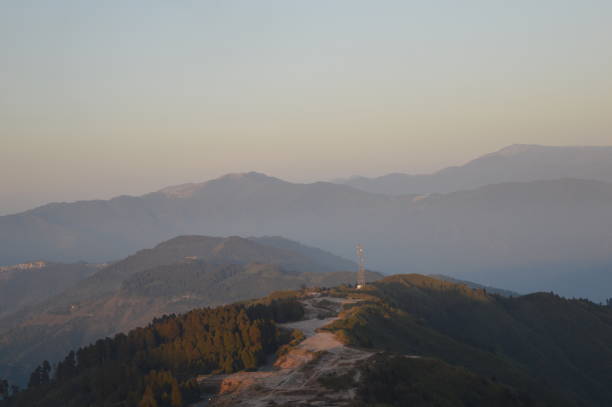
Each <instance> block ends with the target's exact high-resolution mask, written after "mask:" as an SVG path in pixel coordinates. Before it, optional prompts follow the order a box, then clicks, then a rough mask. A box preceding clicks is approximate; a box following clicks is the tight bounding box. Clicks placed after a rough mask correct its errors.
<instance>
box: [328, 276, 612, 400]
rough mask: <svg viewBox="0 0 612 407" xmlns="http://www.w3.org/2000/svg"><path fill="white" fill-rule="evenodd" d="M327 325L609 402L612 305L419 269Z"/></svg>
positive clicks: (519, 382) (532, 386)
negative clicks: (475, 283) (517, 292)
mask: <svg viewBox="0 0 612 407" xmlns="http://www.w3.org/2000/svg"><path fill="white" fill-rule="evenodd" d="M359 295H360V296H362V297H363V298H365V299H368V300H370V302H367V303H364V304H360V305H358V306H356V307H355V308H354V309H353V310H351V314H350V316H349V317H347V318H346V319H344V320H341V321H338V322H336V323H334V324H333V325H332V326H331V327H330V329H331V330H333V331H335V332H338V334H339V335H340V336H341V337H342V338H344V340H345V341H346V342H347V343H350V344H354V345H358V346H364V347H368V348H370V347H371V348H377V349H385V350H389V351H393V352H398V353H402V354H410V355H419V356H423V357H432V358H437V359H442V360H444V361H445V362H447V363H451V364H453V365H459V366H463V367H465V368H467V369H469V370H470V371H472V372H475V373H476V374H479V375H482V376H484V377H488V378H495V380H497V381H499V382H501V383H505V384H508V385H511V386H514V387H518V388H523V389H529V392H530V393H531V394H540V395H542V396H545V395H546V394H554V393H558V392H562V393H566V395H565V396H564V398H567V399H569V400H574V401H575V402H578V403H580V402H583V403H585V405H590V406H602V407H603V406H608V405H610V403H612V391H610V387H609V385H608V384H609V383H610V380H612V370H611V369H610V366H612V346H611V345H610V344H612V309H610V308H609V307H605V306H601V305H597V304H593V303H591V302H589V301H585V300H568V299H564V298H561V297H558V296H556V295H553V294H546V293H537V294H531V295H525V296H520V297H513V298H508V297H502V296H498V295H492V294H489V293H487V292H486V291H485V290H483V289H472V288H469V287H468V286H465V285H461V284H455V283H451V282H445V281H441V280H438V279H433V278H430V277H425V276H421V275H397V276H391V277H388V278H385V279H383V280H381V281H378V282H375V283H372V284H370V285H369V286H368V288H367V290H365V291H362V292H360V293H359Z"/></svg>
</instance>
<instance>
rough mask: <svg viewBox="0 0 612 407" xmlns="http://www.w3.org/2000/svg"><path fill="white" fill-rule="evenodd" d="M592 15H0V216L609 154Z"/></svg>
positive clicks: (520, 3) (195, 8)
mask: <svg viewBox="0 0 612 407" xmlns="http://www.w3.org/2000/svg"><path fill="white" fill-rule="evenodd" d="M610 21H612V2H610V1H608V0H601V1H596V0H582V1H574V0H571V1H570V0H555V1H551V0H539V1H532V0H515V1H496V0H466V1H460V2H459V1H456V0H446V1H444V0H431V1H407V0H402V1H391V0H380V1H359V0H344V1H343V0H335V1H329V0H325V1H323V0H321V1H318V0H308V1H292V0H290V1H288V0H277V1H269V0H258V1H251V0H244V1H234V0H222V1H221V0H220V1H212V0H210V1H204V0H202V1H188V0H172V1H170V0H146V1H144V0H143V1H135V0H106V1H99V0H74V1H67V0H54V1H44V0H38V1H32V0H0V50H1V52H0V214H7V213H14V212H18V211H21V210H25V209H29V208H31V207H34V206H37V205H40V204H43V203H46V202H51V201H73V200H79V199H94V198H109V197H112V196H116V195H120V194H132V195H136V194H142V193H146V192H150V191H154V190H158V189H160V188H162V187H164V186H168V185H174V184H181V183H186V182H201V181H204V180H207V179H211V178H214V177H217V176H219V175H222V174H225V173H230V172H245V171H260V172H264V173H266V174H269V175H273V176H277V177H280V178H283V179H287V180H291V181H299V182H310V181H315V180H329V179H333V178H336V177H345V176H350V175H354V174H360V175H366V176H377V175H383V174H385V173H389V172H409V173H423V172H431V171H435V170H437V169H440V168H443V167H445V166H448V165H457V164H461V163H464V162H466V161H468V160H470V159H472V158H475V157H476V156H479V155H481V154H484V153H487V152H490V151H494V150H497V149H500V148H502V147H505V146H507V145H510V144H515V143H527V144H546V145H612V75H610V72H612V46H610V44H611V40H612V24H610Z"/></svg>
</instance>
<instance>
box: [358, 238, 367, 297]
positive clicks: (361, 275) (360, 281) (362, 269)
mask: <svg viewBox="0 0 612 407" xmlns="http://www.w3.org/2000/svg"><path fill="white" fill-rule="evenodd" d="M357 259H358V263H359V271H358V272H357V289H362V288H364V287H365V285H366V275H365V256H364V251H363V246H362V245H360V244H358V245H357Z"/></svg>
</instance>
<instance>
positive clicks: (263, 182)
mask: <svg viewBox="0 0 612 407" xmlns="http://www.w3.org/2000/svg"><path fill="white" fill-rule="evenodd" d="M181 191H182V192H181V195H180V197H177V196H176V194H175V193H174V192H173V193H169V192H168V190H165V191H161V192H156V193H152V194H148V195H145V196H142V197H119V198H115V199H112V200H109V201H87V202H76V203H70V204H50V205H46V206H44V207H41V208H38V209H35V210H32V211H28V212H24V213H22V214H18V215H13V216H4V217H0V259H2V260H1V262H2V263H5V264H11V263H17V262H20V261H23V260H26V259H31V258H43V259H47V260H50V261H74V260H78V259H87V260H88V261H97V262H100V261H107V259H116V258H121V257H124V256H127V255H128V254H129V253H130V252H135V251H136V250H139V249H142V248H143V247H151V246H153V245H155V244H156V243H157V242H159V241H163V240H166V239H170V238H172V237H173V236H177V235H182V234H206V235H225V236H227V235H241V236H253V235H259V236H261V235H281V236H286V237H288V238H290V239H293V240H298V241H301V242H304V243H306V244H311V245H314V246H318V247H324V248H325V249H327V250H330V251H332V252H334V253H336V254H339V255H342V256H344V257H348V258H353V257H354V247H355V244H356V243H362V244H364V245H365V247H366V255H367V262H368V265H369V267H370V268H372V269H376V270H382V271H384V272H387V273H392V272H408V271H410V272H418V273H423V274H445V275H450V276H452V277H455V278H463V279H467V280H470V281H475V282H477V283H480V284H484V285H489V286H497V287H501V288H505V289H509V290H513V291H517V292H522V293H525V292H530V291H537V290H545V291H550V290H554V291H557V292H559V293H561V294H563V295H568V296H583V297H584V296H586V297H590V298H593V299H595V300H598V301H599V300H603V299H604V298H608V297H610V292H609V291H610V290H609V288H608V287H610V286H611V285H612V273H610V265H611V264H612V251H611V250H610V248H612V234H611V233H610V230H612V184H609V183H605V182H601V181H593V180H576V179H560V180H546V181H534V182H527V183H503V184H496V185H489V186H485V187H481V188H478V189H475V190H467V191H459V192H453V193H449V194H432V195H429V196H426V197H423V196H417V195H413V196H401V197H394V196H388V195H381V194H372V193H368V192H364V191H360V190H357V189H355V188H352V187H348V186H344V185H336V184H331V183H323V182H319V183H314V184H295V183H289V182H285V181H282V180H280V179H277V178H272V177H267V176H265V175H262V174H257V173H249V174H242V175H230V176H225V177H221V178H219V179H216V180H212V181H209V182H206V183H203V184H197V185H192V186H189V187H182V190H181Z"/></svg>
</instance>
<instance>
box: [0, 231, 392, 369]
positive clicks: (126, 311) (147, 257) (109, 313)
mask: <svg viewBox="0 0 612 407" xmlns="http://www.w3.org/2000/svg"><path fill="white" fill-rule="evenodd" d="M356 268H357V266H356V264H354V263H353V262H351V261H348V260H345V259H342V258H340V257H337V256H334V255H332V254H330V253H327V252H324V251H322V250H320V249H316V248H313V247H308V246H305V245H302V244H299V243H297V242H293V241H289V240H286V239H283V238H280V237H264V238H249V239H245V238H240V237H229V238H216V237H206V236H181V237H177V238H174V239H172V240H169V241H166V242H163V243H161V244H159V245H157V246H155V247H154V248H152V249H146V250H141V251H139V252H137V253H135V254H134V255H132V256H129V257H127V258H125V259H124V260H121V261H118V262H116V263H114V264H111V265H109V266H107V267H105V268H102V269H101V270H100V271H98V272H97V273H95V274H93V275H91V276H90V277H88V278H85V279H83V280H81V281H79V282H78V283H76V284H75V285H73V286H72V287H70V288H68V289H67V290H65V291H63V292H61V293H59V294H57V295H55V296H53V297H51V298H48V299H47V300H46V301H43V302H41V303H38V304H36V305H33V306H30V307H26V308H24V309H22V310H21V311H19V312H16V313H14V314H11V315H10V316H6V317H5V318H3V319H0V333H2V335H0V377H10V378H12V379H13V380H15V379H17V380H19V379H21V380H23V378H24V377H25V376H26V375H27V373H28V372H29V371H30V370H31V368H32V364H33V363H38V362H40V359H41V358H42V359H45V358H47V359H54V358H56V357H58V356H59V355H61V354H63V353H65V352H67V351H68V350H70V349H72V348H76V347H78V346H82V345H86V344H88V343H89V342H90V341H93V340H96V339H98V338H102V337H105V336H107V335H112V334H115V333H117V332H123V331H127V330H129V329H132V328H135V327H137V326H144V325H146V324H147V323H149V322H150V321H151V320H152V319H153V318H155V317H160V316H162V315H164V314H172V313H180V312H186V311H189V310H191V309H193V308H198V307H204V306H211V305H222V304H227V303H231V302H235V301H241V300H247V299H250V298H257V297H261V296H265V295H268V294H269V293H271V292H272V291H278V290H288V289H298V288H300V287H302V286H308V287H312V286H323V287H326V286H337V285H339V284H346V283H354V282H355V281H356V271H355V270H356ZM367 277H368V280H370V281H371V280H375V279H377V278H380V277H381V276H380V275H379V274H376V273H368V275H367Z"/></svg>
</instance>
